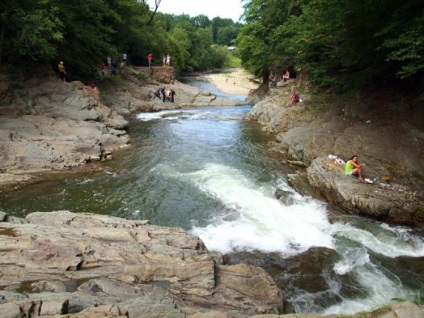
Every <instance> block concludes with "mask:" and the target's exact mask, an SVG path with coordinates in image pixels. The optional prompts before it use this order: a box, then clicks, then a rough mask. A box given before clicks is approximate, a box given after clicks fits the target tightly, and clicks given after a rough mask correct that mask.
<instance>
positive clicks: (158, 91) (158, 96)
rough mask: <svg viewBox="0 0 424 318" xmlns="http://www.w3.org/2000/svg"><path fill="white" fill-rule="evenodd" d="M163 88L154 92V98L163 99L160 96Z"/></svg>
mask: <svg viewBox="0 0 424 318" xmlns="http://www.w3.org/2000/svg"><path fill="white" fill-rule="evenodd" d="M161 90H162V89H161V88H159V89H158V90H157V91H156V92H154V94H153V98H155V97H157V98H159V99H161V97H160V93H161Z"/></svg>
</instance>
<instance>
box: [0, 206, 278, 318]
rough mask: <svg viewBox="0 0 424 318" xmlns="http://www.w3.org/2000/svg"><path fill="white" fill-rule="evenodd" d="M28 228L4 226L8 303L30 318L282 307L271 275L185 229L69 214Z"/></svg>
mask: <svg viewBox="0 0 424 318" xmlns="http://www.w3.org/2000/svg"><path fill="white" fill-rule="evenodd" d="M3 219H4V218H3ZM26 220H27V221H28V222H27V223H22V224H16V223H7V222H3V223H0V236H1V238H2V239H1V241H0V248H1V250H2V251H3V254H2V258H1V259H0V275H1V277H2V279H1V281H0V289H2V292H1V293H0V295H1V297H0V298H1V299H3V303H4V304H6V303H14V304H18V305H19V306H20V308H21V310H22V311H25V312H28V316H30V314H31V313H32V312H35V310H37V311H38V312H44V313H45V314H46V315H47V314H51V315H53V314H67V313H76V312H81V313H83V312H87V311H90V312H93V311H99V310H100V309H99V308H98V307H100V308H102V309H101V310H100V311H102V312H103V311H105V312H110V311H114V312H115V313H116V314H120V315H127V316H128V317H144V316H143V315H146V317H165V316H172V317H185V316H184V315H183V313H186V314H189V313H190V314H194V313H197V312H205V311H206V310H205V309H206V308H210V307H213V308H214V310H218V311H222V312H228V313H231V317H246V316H248V315H253V314H259V313H263V314H265V313H277V312H278V309H279V308H280V307H281V306H282V296H281V292H280V291H279V289H278V288H277V287H276V286H275V284H274V282H273V281H272V279H271V278H270V276H269V275H268V274H267V273H266V272H265V271H264V270H263V269H261V268H258V267H254V266H248V265H230V266H227V265H222V256H221V255H220V254H217V253H215V254H214V253H209V252H208V251H207V250H206V248H205V246H204V244H203V242H202V241H200V240H199V239H198V238H197V237H194V236H192V235H190V234H188V233H187V232H186V231H184V230H183V229H181V228H164V227H158V226H154V225H150V224H148V222H147V221H130V220H124V219H121V218H117V217H111V216H105V215H95V214H89V213H71V212H67V211H58V212H50V213H46V212H35V213H31V214H29V215H28V216H27V217H26ZM9 307H10V308H9ZM9 307H7V310H10V311H13V310H14V307H13V308H12V306H9ZM95 308H97V309H95ZM147 313H154V314H152V315H147Z"/></svg>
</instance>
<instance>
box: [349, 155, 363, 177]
mask: <svg viewBox="0 0 424 318" xmlns="http://www.w3.org/2000/svg"><path fill="white" fill-rule="evenodd" d="M362 167H365V163H359V162H358V156H357V155H354V156H352V158H350V160H348V162H346V166H345V174H346V176H349V177H354V178H358V180H359V181H360V182H364V178H362Z"/></svg>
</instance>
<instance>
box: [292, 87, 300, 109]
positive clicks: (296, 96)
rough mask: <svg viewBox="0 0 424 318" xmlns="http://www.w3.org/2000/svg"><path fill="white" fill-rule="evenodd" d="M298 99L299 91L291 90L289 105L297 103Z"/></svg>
mask: <svg viewBox="0 0 424 318" xmlns="http://www.w3.org/2000/svg"><path fill="white" fill-rule="evenodd" d="M299 101H300V96H299V93H298V92H297V91H296V90H293V94H292V95H291V96H290V106H291V105H292V104H293V103H298V102H299Z"/></svg>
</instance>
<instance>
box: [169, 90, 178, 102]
mask: <svg viewBox="0 0 424 318" xmlns="http://www.w3.org/2000/svg"><path fill="white" fill-rule="evenodd" d="M175 95H176V93H175V91H174V90H173V89H171V91H170V92H169V100H170V101H171V103H173V102H174V97H175Z"/></svg>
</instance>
